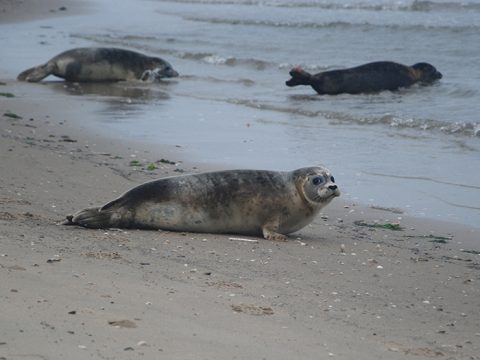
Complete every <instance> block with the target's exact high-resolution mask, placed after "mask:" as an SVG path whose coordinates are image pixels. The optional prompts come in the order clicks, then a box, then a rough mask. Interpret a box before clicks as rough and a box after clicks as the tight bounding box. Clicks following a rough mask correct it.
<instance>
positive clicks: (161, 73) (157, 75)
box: [141, 57, 178, 81]
mask: <svg viewBox="0 0 480 360" xmlns="http://www.w3.org/2000/svg"><path fill="white" fill-rule="evenodd" d="M147 67H148V70H146V71H145V72H144V73H143V74H142V77H141V79H142V80H144V81H156V80H160V79H163V78H172V77H177V76H178V72H176V71H175V70H174V69H173V67H172V65H170V64H169V63H168V62H167V61H165V60H163V59H160V58H157V57H152V58H149V63H148V66H147Z"/></svg>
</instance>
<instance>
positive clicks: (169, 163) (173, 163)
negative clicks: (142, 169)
mask: <svg viewBox="0 0 480 360" xmlns="http://www.w3.org/2000/svg"><path fill="white" fill-rule="evenodd" d="M157 163H162V164H168V165H175V164H176V162H175V161H170V160H167V159H163V158H162V159H160V160H158V161H157Z"/></svg>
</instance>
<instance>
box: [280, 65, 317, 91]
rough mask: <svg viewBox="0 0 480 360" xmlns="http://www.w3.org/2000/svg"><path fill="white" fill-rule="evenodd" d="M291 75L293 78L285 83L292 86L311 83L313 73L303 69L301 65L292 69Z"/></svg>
mask: <svg viewBox="0 0 480 360" xmlns="http://www.w3.org/2000/svg"><path fill="white" fill-rule="evenodd" d="M290 76H291V77H292V78H291V79H290V80H288V81H286V82H285V84H286V85H287V86H290V87H292V86H297V85H310V82H311V78H312V75H311V74H310V73H308V72H306V71H305V70H303V69H302V68H301V67H300V66H296V67H294V68H293V69H292V70H290Z"/></svg>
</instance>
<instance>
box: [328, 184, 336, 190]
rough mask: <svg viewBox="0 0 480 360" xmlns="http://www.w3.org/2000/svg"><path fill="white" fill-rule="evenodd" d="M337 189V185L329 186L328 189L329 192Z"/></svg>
mask: <svg viewBox="0 0 480 360" xmlns="http://www.w3.org/2000/svg"><path fill="white" fill-rule="evenodd" d="M337 187H338V186H337V185H330V186H329V187H328V188H329V189H330V190H337Z"/></svg>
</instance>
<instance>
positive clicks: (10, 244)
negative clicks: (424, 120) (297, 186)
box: [0, 79, 480, 360]
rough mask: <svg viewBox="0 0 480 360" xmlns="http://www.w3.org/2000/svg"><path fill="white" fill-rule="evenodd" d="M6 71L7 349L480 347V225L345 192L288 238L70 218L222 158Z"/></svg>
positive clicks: (56, 354) (77, 352) (151, 353)
mask: <svg viewBox="0 0 480 360" xmlns="http://www.w3.org/2000/svg"><path fill="white" fill-rule="evenodd" d="M3 81H4V82H5V84H4V85H0V92H1V93H4V94H10V95H11V97H8V96H4V95H2V96H1V97H0V104H1V105H2V112H1V113H0V134H1V141H0V162H1V164H2V171H1V173H0V205H1V209H0V227H1V229H2V231H1V232H0V244H1V245H0V281H1V282H2V288H1V290H0V297H1V302H0V312H1V313H2V326H1V327H0V359H2V358H4V359H7V360H11V359H38V358H44V359H60V358H64V359H65V358H68V359H85V358H86V357H90V358H115V359H131V358H132V357H144V358H145V359H155V358H165V359H182V360H185V359H192V360H193V359H200V358H201V359H204V358H205V359H207V358H211V359H230V358H236V359H258V358H264V359H269V360H270V359H276V360H279V359H285V360H287V359H288V360H290V359H314V358H334V359H345V360H350V359H354V358H362V359H363V358H368V359H393V360H396V359H399V360H400V359H402V360H403V359H432V358H435V359H469V360H472V359H473V360H477V359H480V358H479V357H478V354H479V353H480V345H479V343H480V342H479V339H480V332H479V329H480V318H479V317H478V309H479V308H480V235H479V233H480V229H478V228H473V227H469V226H466V225H458V224H452V223H448V222H442V221H435V220H428V219H423V218H412V217H408V216H404V215H400V214H395V213H393V212H388V211H383V210H378V209H372V208H368V207H364V206H360V205H358V204H355V203H351V202H346V201H342V200H341V198H340V199H336V200H340V201H336V200H334V202H333V203H332V204H330V205H328V206H327V207H326V208H325V209H324V210H323V212H322V214H321V215H320V216H318V217H317V218H316V219H315V221H314V222H313V223H312V224H311V225H309V226H307V227H305V228H304V229H302V230H301V231H299V232H297V233H294V234H292V235H290V236H289V241H288V242H285V243H279V242H273V241H268V240H263V239H260V238H253V237H244V236H241V237H238V236H236V235H235V234H197V233H175V232H167V231H140V230H128V231H127V230H121V229H106V230H88V229H84V228H79V227H76V226H60V225H57V224H58V223H59V222H61V221H62V220H63V219H64V218H65V215H67V214H69V213H72V212H74V211H77V210H80V209H82V208H85V207H88V206H95V205H100V204H103V203H105V202H107V201H109V200H111V199H113V198H114V197H117V196H119V195H120V194H121V193H123V192H124V191H126V190H128V189H130V188H131V187H133V186H136V185H138V184H140V183H143V182H145V181H148V180H152V179H154V178H158V177H161V176H166V175H177V174H180V173H181V172H179V171H178V170H179V169H181V170H182V171H184V172H186V173H187V172H198V171H205V170H214V169H213V168H207V167H208V166H206V165H204V164H202V165H199V164H196V163H193V162H190V161H188V159H186V156H183V155H182V153H181V149H179V148H176V147H167V146H165V147H161V146H149V145H147V144H143V143H140V142H138V143H134V142H130V141H119V140H116V139H112V138H106V137H103V136H101V135H100V134H98V133H93V132H92V131H90V130H89V128H88V127H85V126H84V125H82V122H83V121H84V119H85V118H87V117H93V116H96V114H97V113H98V111H100V110H101V109H102V107H103V105H104V104H103V103H97V102H94V101H90V99H85V98H83V97H82V96H71V95H69V94H67V93H62V92H53V93H52V94H50V93H49V92H48V91H46V90H45V88H44V87H43V85H41V84H28V83H20V82H17V81H15V80H13V79H12V80H5V79H4V80H3ZM5 114H8V115H5ZM177 155H178V157H177ZM162 158H163V159H166V160H175V162H177V161H178V160H181V162H178V164H177V165H172V164H168V163H165V162H161V161H160V160H161V159H162ZM132 160H137V161H140V163H141V164H142V166H131V161H132ZM157 161H158V163H157ZM152 163H153V164H155V165H156V166H157V169H155V170H154V171H148V170H146V169H145V168H146V167H147V165H148V164H152ZM340 186H341V184H340ZM396 224H399V225H400V227H401V228H400V229H398V228H396V226H395V225H396ZM245 240H248V241H245Z"/></svg>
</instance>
